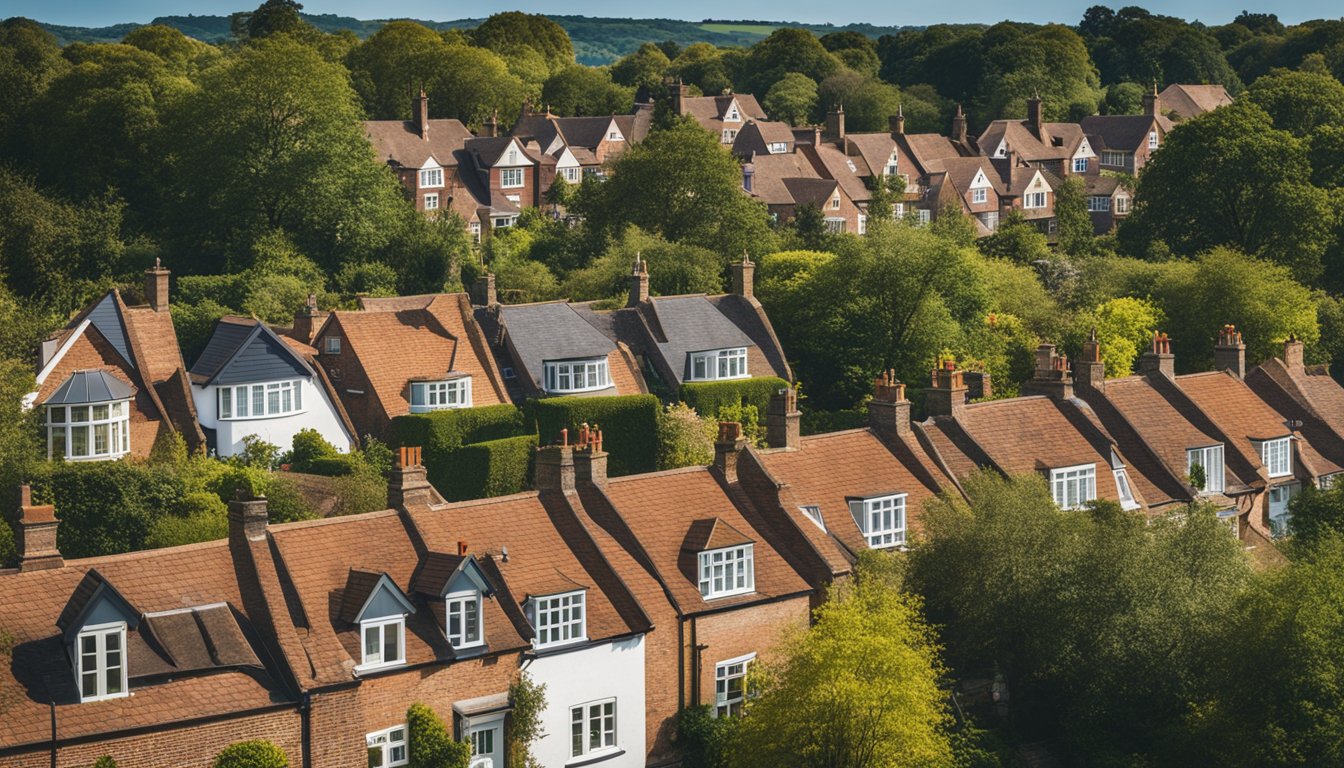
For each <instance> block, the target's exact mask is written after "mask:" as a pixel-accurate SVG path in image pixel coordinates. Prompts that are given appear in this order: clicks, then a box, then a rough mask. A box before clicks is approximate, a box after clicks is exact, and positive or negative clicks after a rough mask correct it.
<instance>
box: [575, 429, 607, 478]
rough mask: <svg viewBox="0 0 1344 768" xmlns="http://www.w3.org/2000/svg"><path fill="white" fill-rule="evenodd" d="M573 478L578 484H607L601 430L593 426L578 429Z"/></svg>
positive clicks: (605, 453) (605, 455)
mask: <svg viewBox="0 0 1344 768" xmlns="http://www.w3.org/2000/svg"><path fill="white" fill-rule="evenodd" d="M574 478H575V480H576V481H577V482H579V483H585V484H587V485H595V486H599V487H601V486H604V485H606V484H607V452H606V451H604V450H602V430H601V429H599V428H598V427H597V425H596V424H594V425H593V426H592V427H591V428H589V426H588V424H587V423H585V424H583V425H581V426H580V427H579V442H578V443H577V444H575V446H574Z"/></svg>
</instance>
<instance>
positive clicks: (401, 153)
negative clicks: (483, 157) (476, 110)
mask: <svg viewBox="0 0 1344 768" xmlns="http://www.w3.org/2000/svg"><path fill="white" fill-rule="evenodd" d="M364 134H365V135H366V136H368V138H369V141H370V142H371V143H372V144H373V150H374V153H375V154H376V155H377V156H378V159H379V160H382V161H389V162H391V163H392V164H394V165H398V166H401V167H403V168H420V167H422V166H424V164H425V161H426V160H428V159H429V158H430V157H433V158H434V160H435V162H437V163H438V164H439V165H441V166H444V167H452V166H455V165H457V160H456V158H455V156H454V154H453V153H454V152H456V151H457V150H459V149H461V148H462V145H463V144H464V143H465V142H466V140H467V139H469V138H471V136H472V134H471V131H469V130H467V127H466V126H465V125H463V124H462V121H460V120H452V119H448V120H445V119H432V120H430V121H429V139H428V140H425V139H422V138H420V129H419V128H418V127H417V126H416V124H415V123H414V122H412V121H410V120H366V121H365V122H364Z"/></svg>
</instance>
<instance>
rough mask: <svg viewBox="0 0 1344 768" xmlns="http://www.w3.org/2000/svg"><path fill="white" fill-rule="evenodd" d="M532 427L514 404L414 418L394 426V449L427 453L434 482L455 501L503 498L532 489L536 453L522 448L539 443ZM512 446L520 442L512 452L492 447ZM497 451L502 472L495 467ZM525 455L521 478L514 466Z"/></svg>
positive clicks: (396, 421)
mask: <svg viewBox="0 0 1344 768" xmlns="http://www.w3.org/2000/svg"><path fill="white" fill-rule="evenodd" d="M528 427H529V425H528V423H527V421H526V420H525V419H524V418H523V411H522V409H520V408H518V407H517V406H513V405H508V404H505V405H487V406H482V407H480V408H462V409H448V410H442V411H430V412H429V413H412V414H408V415H406V416H398V417H396V418H395V419H393V420H392V433H391V434H392V445H393V447H397V446H402V445H413V446H419V447H420V448H422V449H423V450H424V453H423V457H424V462H425V471H426V473H427V474H428V475H429V482H430V483H431V484H433V486H434V487H435V488H437V489H438V490H439V493H441V494H443V496H444V498H447V499H448V500H450V501H460V500H464V499H471V498H479V497H481V496H499V495H502V494H506V493H514V492H516V491H521V490H523V489H525V488H527V487H528V485H527V483H528V478H530V477H531V472H530V462H531V458H530V452H531V448H528V449H527V450H526V451H523V449H521V448H520V447H519V446H521V445H522V442H523V439H526V440H530V445H532V446H535V445H536V443H537V439H536V436H535V434H533V433H532V432H531V431H530V430H529V428H528ZM509 440H515V441H516V442H514V443H511V444H510V448H509V449H504V448H491V447H489V446H490V445H493V444H494V443H503V442H507V441H509ZM482 445H485V446H487V447H485V448H480V447H479V446H482ZM469 449H470V450H469ZM496 451H498V452H499V453H498V457H499V461H500V462H501V466H499V467H496V466H495V465H494V463H493V461H492V458H493V457H495V456H496V455H497V454H496ZM520 451H521V452H522V453H523V455H524V457H525V459H526V460H525V461H524V463H523V469H522V471H521V472H519V471H518V469H517V468H516V467H514V466H512V465H511V463H510V461H509V460H510V459H511V458H512V457H513V456H514V455H515V454H517V453H519V452H520ZM505 478H512V479H514V480H515V481H516V482H515V483H512V484H511V483H510V482H507V481H506V480H505ZM487 489H496V490H495V492H489V491H488V490H487Z"/></svg>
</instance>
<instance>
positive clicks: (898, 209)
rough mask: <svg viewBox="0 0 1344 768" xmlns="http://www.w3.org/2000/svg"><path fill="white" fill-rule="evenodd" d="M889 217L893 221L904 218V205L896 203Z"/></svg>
mask: <svg viewBox="0 0 1344 768" xmlns="http://www.w3.org/2000/svg"><path fill="white" fill-rule="evenodd" d="M891 217H892V218H893V219H904V218H905V203H897V204H895V205H893V206H892V207H891Z"/></svg>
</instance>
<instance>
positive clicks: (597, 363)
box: [542, 357, 611, 393]
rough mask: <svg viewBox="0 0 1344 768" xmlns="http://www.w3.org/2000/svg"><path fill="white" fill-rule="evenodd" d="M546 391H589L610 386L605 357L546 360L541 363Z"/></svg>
mask: <svg viewBox="0 0 1344 768" xmlns="http://www.w3.org/2000/svg"><path fill="white" fill-rule="evenodd" d="M542 367H543V369H544V372H545V376H546V391H547V392H550V393H561V392H590V391H593V390H597V389H606V388H607V387H609V386H611V376H610V374H609V373H608V370H607V359H606V358H605V357H599V358H594V359H591V360H566V361H564V362H560V361H549V360H548V361H546V362H545V363H544V364H543V366H542Z"/></svg>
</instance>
